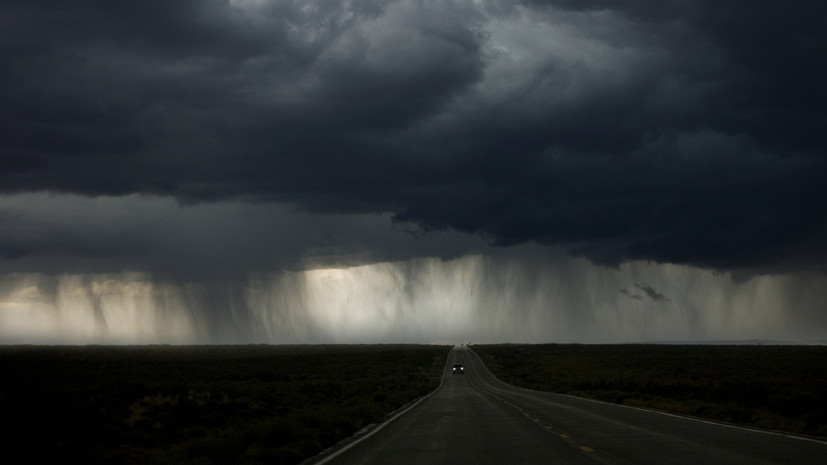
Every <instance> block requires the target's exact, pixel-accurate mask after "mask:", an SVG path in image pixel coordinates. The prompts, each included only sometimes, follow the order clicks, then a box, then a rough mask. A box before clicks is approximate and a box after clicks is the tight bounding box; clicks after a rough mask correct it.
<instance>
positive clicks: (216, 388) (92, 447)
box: [0, 345, 450, 464]
mask: <svg viewBox="0 0 827 465" xmlns="http://www.w3.org/2000/svg"><path fill="white" fill-rule="evenodd" d="M449 349H450V348H449V347H444V346H443V347H438V346H396V345H381V346H200V347H192V346H143V347H111V346H109V347H104V346H85V347H43V346H24V347H20V346H14V347H0V373H2V376H3V377H2V383H1V384H0V411H2V415H3V423H4V425H5V429H6V431H8V433H7V435H6V437H5V438H4V443H6V444H7V447H6V450H5V454H6V456H12V457H13V456H15V455H17V456H18V457H19V458H20V459H19V460H23V459H25V460H26V461H27V462H31V463H84V464H95V463H107V464H117V463H123V464H138V463H140V464H175V463H191V464H213V463H215V464H248V463H249V464H255V463H274V464H282V463H284V464H289V463H298V462H300V461H301V460H303V459H304V458H306V457H309V456H312V455H314V454H316V453H318V452H320V451H322V450H323V449H325V448H327V447H329V446H332V445H334V444H335V443H337V442H338V441H340V440H341V439H343V438H346V437H348V436H350V435H352V434H354V433H355V432H357V431H358V430H360V429H361V428H364V427H365V426H367V425H369V424H372V423H376V422H379V421H381V420H382V419H383V418H384V417H385V416H386V415H388V414H389V413H391V412H392V411H394V410H396V409H399V408H400V407H402V406H403V405H405V404H406V403H408V402H410V401H412V400H414V399H415V398H417V397H420V396H422V395H425V394H427V393H428V392H431V391H433V390H434V389H436V387H437V386H438V384H439V379H440V376H441V375H442V370H443V367H444V364H445V360H446V356H447V353H448V350H449Z"/></svg>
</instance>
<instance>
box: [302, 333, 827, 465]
mask: <svg viewBox="0 0 827 465" xmlns="http://www.w3.org/2000/svg"><path fill="white" fill-rule="evenodd" d="M527 363H528V362H527ZM454 364H463V365H465V367H466V369H465V374H463V375H460V374H452V373H451V366H453V365H454ZM316 463H318V464H327V465H345V464H361V465H369V464H382V465H387V464H448V463H451V464H456V463H462V464H492V465H494V464H496V465H505V464H509V465H512V464H540V463H554V464H594V463H603V464H658V465H661V464H693V465H696V464H698V463H703V464H705V465H712V464H823V463H827V443H824V442H821V441H813V440H809V439H802V438H794V437H790V436H786V435H781V434H775V433H771V432H763V431H753V430H748V429H742V428H735V427H731V426H727V425H721V424H717V423H711V422H704V421H699V420H693V419H687V418H683V417H677V416H673V415H667V414H662V413H657V412H652V411H648V410H641V409H634V408H628V407H623V406H618V405H612V404H605V403H600V402H593V401H588V400H585V399H579V398H576V397H570V396H563V395H558V394H551V393H543V392H536V391H529V390H524V389H519V388H515V387H513V386H510V385H508V384H505V383H502V382H500V381H499V380H497V379H496V378H494V376H492V375H491V374H490V373H489V372H488V370H487V369H486V368H485V366H484V364H483V363H482V361H481V360H480V359H479V357H477V355H476V354H475V353H474V352H473V351H471V350H469V349H467V348H464V347H457V348H455V349H454V350H452V351H451V352H450V354H449V356H448V363H447V364H446V374H445V379H444V381H443V383H442V385H441V386H440V388H439V389H438V390H437V391H436V392H435V393H433V394H432V395H431V396H429V397H427V398H426V399H424V400H423V401H421V402H420V403H419V404H417V405H416V406H415V407H413V408H411V409H410V410H408V411H406V412H405V413H403V414H402V415H399V416H398V417H396V418H394V419H393V420H392V421H390V422H388V423H386V424H384V425H382V427H381V428H378V429H377V430H375V432H373V433H372V434H370V436H368V437H365V438H362V439H361V440H359V441H358V442H355V443H352V444H351V445H350V446H349V447H347V448H344V449H339V450H338V451H333V452H332V453H330V454H327V455H325V456H322V457H319V460H318V461H317V462H316Z"/></svg>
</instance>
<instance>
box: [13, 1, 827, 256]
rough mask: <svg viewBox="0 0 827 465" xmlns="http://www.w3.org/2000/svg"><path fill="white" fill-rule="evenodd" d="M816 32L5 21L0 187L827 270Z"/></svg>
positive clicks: (100, 5) (465, 14)
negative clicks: (262, 205) (360, 218)
mask: <svg viewBox="0 0 827 465" xmlns="http://www.w3.org/2000/svg"><path fill="white" fill-rule="evenodd" d="M824 10H825V7H824V6H821V5H820V4H818V3H813V2H808V3H805V4H801V5H796V6H795V7H793V6H791V5H790V6H780V5H778V4H777V3H776V2H761V1H759V2H755V1H733V2H726V4H724V5H722V4H721V3H720V2H711V1H710V2H704V1H700V2H698V1H670V2H654V1H651V2H650V1H625V2H614V1H613V2H606V1H577V2H571V1H547V2H523V3H511V2H494V1H456V2H455V1H419V2H394V1H348V2H314V3H307V2H298V1H295V2H294V1H272V2H271V1H264V0H260V1H259V0H246V1H245V0H238V1H201V0H199V1H172V2H170V1H145V2H139V3H129V4H123V3H112V2H106V1H91V0H90V1H80V2H73V3H72V4H71V5H69V4H60V3H54V4H52V3H42V2H23V1H20V2H17V1H4V2H3V11H4V14H3V16H4V19H3V23H4V24H3V28H2V31H3V32H2V34H3V39H2V44H3V45H2V46H0V47H2V52H3V56H4V57H5V61H6V63H7V66H4V67H3V71H0V84H2V86H0V99H2V102H3V105H2V107H0V128H2V133H3V134H4V136H3V141H2V152H3V155H2V162H0V189H2V191H3V192H5V193H6V194H14V193H19V192H32V191H48V192H53V193H59V194H64V193H65V194H77V195H81V196H93V197H94V196H124V195H131V194H143V195H151V196H158V197H159V198H173V199H176V200H177V201H180V202H183V203H184V204H199V203H205V202H216V201H233V202H276V203H281V204H289V205H292V206H294V207H295V208H297V209H299V210H303V211H307V212H314V213H385V214H388V215H390V217H391V218H392V219H393V221H395V222H397V223H399V224H409V225H411V226H412V227H413V229H416V230H418V231H420V232H422V231H434V230H437V231H440V230H456V231H460V232H464V233H470V234H475V235H480V236H481V237H484V238H485V239H486V240H488V241H489V242H490V243H492V244H496V245H510V244H517V243H523V242H530V241H535V242H538V243H541V244H545V245H554V246H563V247H565V248H567V249H568V250H569V251H571V252H572V253H575V254H582V255H584V256H586V257H588V258H589V259H591V260H594V261H596V262H598V263H607V264H618V263H622V262H623V261H625V260H632V259H651V260H655V261H658V262H672V263H685V264H692V265H698V266H703V267H712V268H718V269H740V268H747V269H752V268H754V269H760V270H767V269H769V270H772V269H778V268H780V269H819V270H822V271H823V270H824V263H825V249H824V246H823V237H824V235H823V233H824V231H825V218H827V211H825V205H827V203H825V201H824V200H825V199H827V187H825V186H826V185H825V183H824V182H823V180H824V178H825V174H827V161H825V155H824V154H825V139H824V137H823V134H824V130H825V123H826V122H827V121H825V114H824V108H825V107H827V106H826V104H827V101H825V100H826V99H827V96H826V95H825V93H824V91H823V82H824V78H825V77H827V73H825V66H827V64H826V63H827V57H825V53H827V52H825V49H824V47H822V46H821V44H823V43H825V41H827V40H826V39H827V37H825V32H824V28H823V27H821V26H822V24H821V21H820V18H824V17H825V13H827V12H825V11H824ZM813 251H815V255H814V253H813ZM14 254H15V250H14V247H12V246H9V245H8V244H5V245H4V257H6V258H9V257H14V256H15V255H14Z"/></svg>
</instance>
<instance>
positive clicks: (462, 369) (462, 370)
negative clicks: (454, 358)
mask: <svg viewBox="0 0 827 465" xmlns="http://www.w3.org/2000/svg"><path fill="white" fill-rule="evenodd" d="M451 371H453V373H454V374H455V375H464V374H465V367H464V366H462V365H460V364H456V365H454V368H453V370H451Z"/></svg>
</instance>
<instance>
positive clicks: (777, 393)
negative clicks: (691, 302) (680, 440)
mask: <svg viewBox="0 0 827 465" xmlns="http://www.w3.org/2000/svg"><path fill="white" fill-rule="evenodd" d="M474 350H475V351H476V352H477V354H479V355H480V357H481V358H482V359H483V360H484V361H485V362H486V365H487V366H488V368H489V369H490V370H491V371H492V373H494V374H495V375H496V376H498V377H499V378H500V379H502V380H503V381H506V382H509V383H511V384H515V385H518V386H522V387H526V388H530V389H536V390H545V391H552V392H560V393H564V394H572V395H578V396H583V397H589V398H594V399H599V400H603V401H607V402H613V403H622V404H627V405H635V406H640V407H649V408H656V409H659V410H668V411H671V412H676V413H681V414H687V415H694V416H699V417H704V418H710V419H715V420H720V421H727V422H733V423H739V424H745V425H754V426H760V427H764V428H773V429H779V430H785V431H790V432H796V433H804V434H811V435H817V436H827V400H825V397H824V393H825V392H827V370H825V369H824V367H825V362H827V347H825V346H773V345H649V344H646V345H643V344H624V345H580V344H545V345H488V346H486V345H480V346H477V345H475V346H474Z"/></svg>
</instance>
